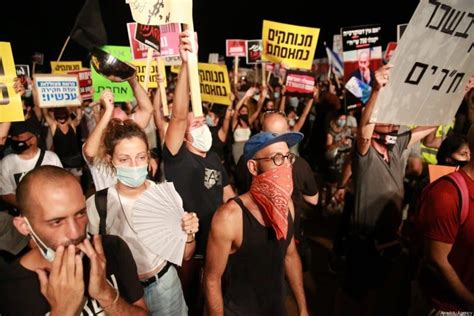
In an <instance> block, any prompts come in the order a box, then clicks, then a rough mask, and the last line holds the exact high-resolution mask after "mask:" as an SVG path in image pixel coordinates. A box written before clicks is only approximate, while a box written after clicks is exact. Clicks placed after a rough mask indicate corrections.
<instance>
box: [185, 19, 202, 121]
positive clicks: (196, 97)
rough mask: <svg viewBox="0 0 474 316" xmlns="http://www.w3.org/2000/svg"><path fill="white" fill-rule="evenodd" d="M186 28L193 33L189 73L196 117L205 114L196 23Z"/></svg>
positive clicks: (189, 55)
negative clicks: (202, 101)
mask: <svg viewBox="0 0 474 316" xmlns="http://www.w3.org/2000/svg"><path fill="white" fill-rule="evenodd" d="M184 29H185V30H188V31H189V33H190V34H191V37H192V39H191V47H192V49H193V52H192V53H189V52H188V74H189V88H190V90H191V104H192V106H193V113H194V116H195V117H199V116H203V114H202V103H201V87H200V85H199V70H198V57H197V47H196V46H197V45H196V41H195V37H194V23H193V22H191V23H189V24H184Z"/></svg>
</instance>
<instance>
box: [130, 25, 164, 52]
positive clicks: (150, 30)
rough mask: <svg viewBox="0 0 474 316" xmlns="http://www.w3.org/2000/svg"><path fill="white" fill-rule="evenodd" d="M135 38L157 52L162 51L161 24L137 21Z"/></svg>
mask: <svg viewBox="0 0 474 316" xmlns="http://www.w3.org/2000/svg"><path fill="white" fill-rule="evenodd" d="M135 39H136V40H137V41H139V42H140V43H142V44H144V45H146V46H148V47H149V48H153V49H154V50H155V51H157V52H159V51H160V42H161V32H160V27H159V26H156V25H145V24H140V23H137V25H136V27H135Z"/></svg>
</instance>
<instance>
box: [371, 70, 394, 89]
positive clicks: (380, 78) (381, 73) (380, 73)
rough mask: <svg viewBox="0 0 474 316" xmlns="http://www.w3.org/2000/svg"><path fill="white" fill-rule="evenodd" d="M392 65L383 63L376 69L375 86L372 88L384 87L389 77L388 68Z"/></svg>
mask: <svg viewBox="0 0 474 316" xmlns="http://www.w3.org/2000/svg"><path fill="white" fill-rule="evenodd" d="M392 67H393V65H390V64H388V65H385V66H382V67H380V68H379V69H377V71H376V72H375V86H374V90H380V89H381V88H383V87H385V85H386V84H387V82H388V79H389V70H390V69H392Z"/></svg>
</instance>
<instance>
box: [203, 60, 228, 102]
mask: <svg viewBox="0 0 474 316" xmlns="http://www.w3.org/2000/svg"><path fill="white" fill-rule="evenodd" d="M198 69H199V83H200V87H201V97H202V100H203V101H206V102H213V103H220V104H225V105H231V101H230V94H231V91H230V81H229V73H228V72H227V66H226V65H217V64H204V63H199V64H198Z"/></svg>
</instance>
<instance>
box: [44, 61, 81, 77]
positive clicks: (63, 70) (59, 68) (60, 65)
mask: <svg viewBox="0 0 474 316" xmlns="http://www.w3.org/2000/svg"><path fill="white" fill-rule="evenodd" d="M81 69H82V62H81V61H52V62H51V73H52V74H54V75H66V74H67V73H68V72H69V71H78V70H81Z"/></svg>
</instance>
